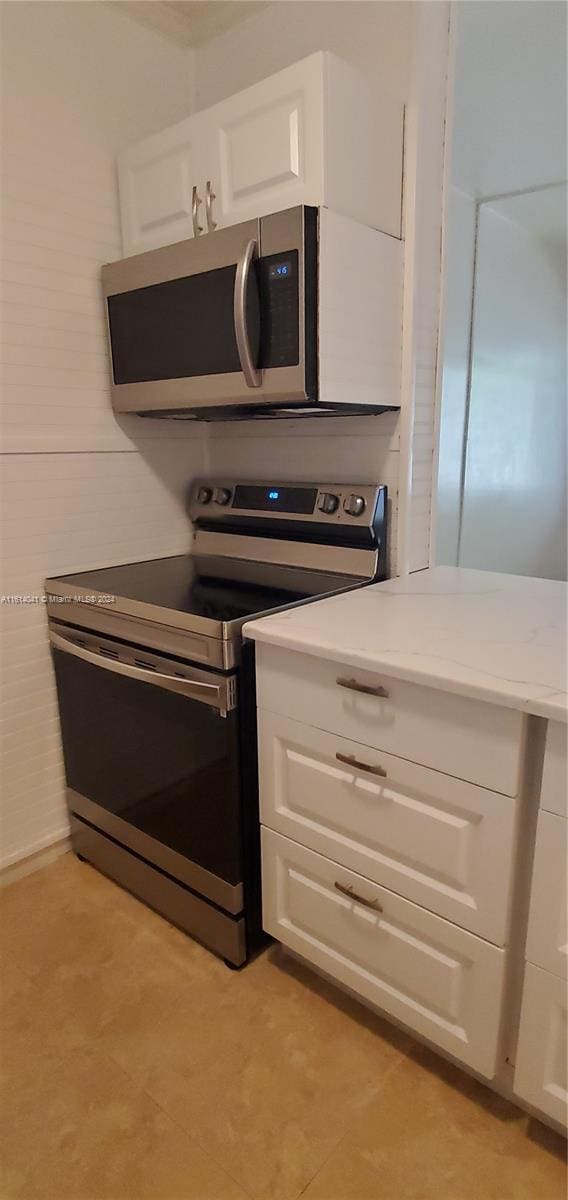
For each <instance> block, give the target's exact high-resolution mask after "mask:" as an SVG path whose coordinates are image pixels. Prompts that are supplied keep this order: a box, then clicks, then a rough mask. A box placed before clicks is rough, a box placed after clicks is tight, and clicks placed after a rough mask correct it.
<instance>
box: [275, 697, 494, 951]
mask: <svg viewBox="0 0 568 1200" xmlns="http://www.w3.org/2000/svg"><path fill="white" fill-rule="evenodd" d="M258 725H259V769H260V811H261V820H262V822H263V824H264V825H268V826H269V828H271V829H275V830H276V831H277V832H279V833H283V834H285V835H286V836H287V837H290V838H292V839H293V840H294V841H296V842H301V844H302V845H304V846H308V847H310V848H311V849H312V850H317V851H319V853H320V854H324V855H326V856H327V857H328V858H331V859H333V860H335V862H339V863H341V864H342V865H343V866H346V867H350V868H351V869H352V870H354V871H358V872H359V873H360V874H361V875H365V876H367V877H368V878H369V879H373V880H374V881H375V882H376V883H380V884H383V885H384V886H385V887H387V888H391V889H392V890H393V891H395V892H399V893H400V894H401V895H402V896H405V897H406V898H407V899H409V900H414V901H415V902H416V903H417V904H421V905H423V906H424V907H425V908H429V909H431V910H432V911H433V912H436V913H438V914H439V915H440V916H442V917H447V919H448V920H450V921H455V922H456V923H457V924H458V925H463V926H464V927H465V928H466V929H469V930H471V931H472V932H473V933H477V934H480V935H481V936H482V937H485V938H487V939H488V940H489V941H492V942H496V943H497V944H498V945H503V944H504V943H505V940H506V931H507V918H508V909H509V893H510V885H511V870H512V857H513V856H512V850H513V839H514V822H515V810H516V801H515V800H513V799H511V798H510V797H508V796H502V795H499V794H497V793H496V792H489V791H487V790H486V789H485V788H479V787H475V786H474V785H473V784H471V783H464V782H463V781H462V780H461V779H454V778H453V777H452V776H451V775H442V774H440V773H439V772H437V771H431V770H429V768H427V767H421V766H417V765H416V764H415V763H412V762H408V761H407V760H406V759H403V758H394V757H393V756H392V755H390V754H385V753H384V751H376V750H369V749H368V748H367V747H365V746H361V745H360V744H358V743H357V742H349V741H347V740H346V739H345V738H341V737H338V736H337V734H330V733H324V732H322V730H320V729H312V728H310V726H308V725H301V724H299V722H297V721H292V720H291V719H290V718H289V717H282V716H280V715H279V714H275V713H269V712H264V711H262V710H260V711H259V714H258ZM347 758H352V759H354V760H355V762H354V763H353V764H352V765H351V764H350V763H348V762H345V761H344V760H345V759H347ZM358 764H359V765H358ZM377 771H381V772H384V774H381V775H378V774H373V772H377Z"/></svg>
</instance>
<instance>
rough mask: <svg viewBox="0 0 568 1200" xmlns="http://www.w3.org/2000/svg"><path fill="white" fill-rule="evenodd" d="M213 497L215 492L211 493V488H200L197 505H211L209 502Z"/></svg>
mask: <svg viewBox="0 0 568 1200" xmlns="http://www.w3.org/2000/svg"><path fill="white" fill-rule="evenodd" d="M212 495H213V492H212V491H211V488H208V487H200V488H199V490H198V492H197V503H198V504H209V501H210V499H211V497H212Z"/></svg>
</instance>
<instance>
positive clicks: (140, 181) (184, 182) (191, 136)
mask: <svg viewBox="0 0 568 1200" xmlns="http://www.w3.org/2000/svg"><path fill="white" fill-rule="evenodd" d="M198 140H199V125H198V124H196V122H195V121H194V118H193V117H188V118H187V119H186V120H185V121H180V122H179V124H177V125H172V126H170V128H169V129H165V130H163V132H162V133H156V134H154V135H153V136H152V137H149V138H145V139H144V141H142V142H138V143H137V145H136V146H131V147H130V148H129V149H128V150H125V151H124V152H123V153H122V154H121V155H120V156H119V159H118V180H119V190H120V212H121V222H122V240H123V250H124V253H125V255H130V254H140V253H142V252H143V251H144V250H152V249H155V248H156V247H157V246H168V245H170V244H171V243H172V242H179V241H182V240H183V239H184V238H189V237H192V236H193V223H192V189H193V186H194V184H197V183H198V168H199V161H198V160H199V159H200V157H201V154H200V149H199V146H198V144H197V143H198ZM199 195H200V197H201V198H202V199H203V191H202V190H201V189H200V191H199ZM199 223H200V224H201V225H202V226H203V227H205V213H204V209H203V207H202V208H200V210H199Z"/></svg>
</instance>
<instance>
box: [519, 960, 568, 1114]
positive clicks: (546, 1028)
mask: <svg viewBox="0 0 568 1200" xmlns="http://www.w3.org/2000/svg"><path fill="white" fill-rule="evenodd" d="M566 1062H567V1041H566V984H565V982H564V980H563V979H558V978H557V977H556V975H550V974H549V972H548V971H541V970H540V968H539V967H534V966H533V965H532V963H527V966H526V971H525V983H524V987H523V1006H522V1009H521V1025H520V1029H519V1042H518V1046H517V1061H516V1066H515V1091H516V1093H517V1095H518V1096H522V1098H523V1100H526V1101H528V1103H529V1104H533V1105H534V1107H535V1108H538V1109H540V1111H541V1112H543V1113H546V1114H547V1116H549V1117H552V1118H553V1120H555V1121H558V1122H559V1123H560V1124H561V1125H566V1116H567V1105H568V1079H567V1070H566Z"/></svg>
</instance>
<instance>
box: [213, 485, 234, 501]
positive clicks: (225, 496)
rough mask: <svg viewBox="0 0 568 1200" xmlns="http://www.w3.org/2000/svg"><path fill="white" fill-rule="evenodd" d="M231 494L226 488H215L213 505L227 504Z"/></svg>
mask: <svg viewBox="0 0 568 1200" xmlns="http://www.w3.org/2000/svg"><path fill="white" fill-rule="evenodd" d="M230 499H231V493H230V491H229V489H228V488H215V496H214V500H215V504H228V503H229V500H230Z"/></svg>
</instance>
